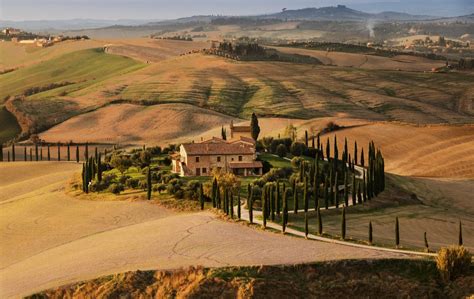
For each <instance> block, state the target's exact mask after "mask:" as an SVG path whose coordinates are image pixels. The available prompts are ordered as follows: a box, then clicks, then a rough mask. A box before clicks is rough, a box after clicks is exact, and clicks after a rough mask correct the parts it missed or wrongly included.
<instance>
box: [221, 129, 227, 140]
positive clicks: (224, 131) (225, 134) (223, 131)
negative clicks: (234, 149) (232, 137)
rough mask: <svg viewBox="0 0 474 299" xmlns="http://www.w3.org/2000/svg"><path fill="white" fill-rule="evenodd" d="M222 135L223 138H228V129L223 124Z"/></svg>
mask: <svg viewBox="0 0 474 299" xmlns="http://www.w3.org/2000/svg"><path fill="white" fill-rule="evenodd" d="M221 137H222V139H224V140H227V132H226V129H225V128H224V126H222V128H221Z"/></svg>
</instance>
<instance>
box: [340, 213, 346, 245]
mask: <svg viewBox="0 0 474 299" xmlns="http://www.w3.org/2000/svg"><path fill="white" fill-rule="evenodd" d="M341 217H342V219H341V238H342V239H343V240H345V239H346V208H345V207H343V208H342V216H341Z"/></svg>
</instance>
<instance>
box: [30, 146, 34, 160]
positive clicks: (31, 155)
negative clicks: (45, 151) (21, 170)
mask: <svg viewBox="0 0 474 299" xmlns="http://www.w3.org/2000/svg"><path fill="white" fill-rule="evenodd" d="M30 161H33V149H32V148H31V147H30Z"/></svg>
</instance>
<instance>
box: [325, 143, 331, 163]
mask: <svg viewBox="0 0 474 299" xmlns="http://www.w3.org/2000/svg"><path fill="white" fill-rule="evenodd" d="M330 157H331V145H330V144H329V138H328V139H327V140H326V158H327V159H328V161H329V160H330Z"/></svg>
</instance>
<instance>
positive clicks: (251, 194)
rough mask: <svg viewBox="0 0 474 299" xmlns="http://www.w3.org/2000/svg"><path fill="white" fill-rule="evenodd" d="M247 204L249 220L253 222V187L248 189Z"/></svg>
mask: <svg viewBox="0 0 474 299" xmlns="http://www.w3.org/2000/svg"><path fill="white" fill-rule="evenodd" d="M247 200H248V202H247V206H248V208H249V222H250V224H253V187H252V188H251V189H250V195H249V196H248V199H247Z"/></svg>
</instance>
